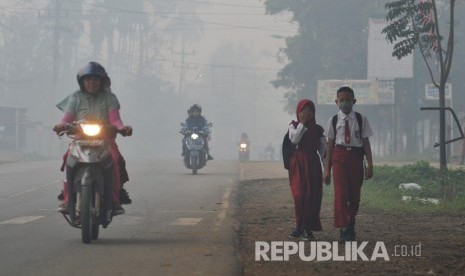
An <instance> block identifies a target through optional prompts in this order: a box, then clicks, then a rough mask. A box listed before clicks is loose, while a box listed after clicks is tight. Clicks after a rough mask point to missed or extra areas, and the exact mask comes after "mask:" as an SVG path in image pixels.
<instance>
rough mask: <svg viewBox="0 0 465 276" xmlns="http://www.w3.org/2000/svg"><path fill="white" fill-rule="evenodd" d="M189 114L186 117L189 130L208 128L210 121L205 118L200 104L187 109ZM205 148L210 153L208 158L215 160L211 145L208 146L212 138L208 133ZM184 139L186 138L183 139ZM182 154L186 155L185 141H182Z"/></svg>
mask: <svg viewBox="0 0 465 276" xmlns="http://www.w3.org/2000/svg"><path fill="white" fill-rule="evenodd" d="M187 114H188V115H189V116H188V117H187V118H186V121H185V123H186V128H187V129H188V130H190V129H192V128H194V127H196V128H198V129H204V128H208V121H207V119H205V117H203V116H202V107H201V106H200V105H198V104H194V105H192V106H191V107H190V108H189V110H187ZM203 138H204V139H205V150H206V151H207V155H208V160H213V157H212V156H211V155H210V151H209V147H208V141H209V140H210V135H208V134H206V135H205V137H203ZM183 141H184V140H183ZM182 145H183V146H182V156H185V155H186V151H187V149H186V147H185V145H184V143H182Z"/></svg>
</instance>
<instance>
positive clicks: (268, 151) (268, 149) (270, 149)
mask: <svg viewBox="0 0 465 276" xmlns="http://www.w3.org/2000/svg"><path fill="white" fill-rule="evenodd" d="M274 154H275V152H274V147H273V144H271V143H268V146H267V147H266V148H265V156H266V157H268V156H269V158H270V159H271V160H274Z"/></svg>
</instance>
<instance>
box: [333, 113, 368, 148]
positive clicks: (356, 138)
mask: <svg viewBox="0 0 465 276" xmlns="http://www.w3.org/2000/svg"><path fill="white" fill-rule="evenodd" d="M361 115H362V131H361V132H360V128H359V126H358V122H357V117H356V116H355V112H354V110H352V111H351V112H350V113H349V114H347V115H346V114H344V113H343V112H342V111H340V110H339V112H338V113H337V116H338V118H337V123H336V139H335V143H336V145H342V146H346V147H363V141H362V139H364V138H368V137H370V136H372V135H373V131H372V130H371V126H370V123H369V122H368V119H367V117H366V116H365V115H363V114H361ZM346 120H349V129H350V143H349V144H346V143H345V142H344V137H345V134H344V132H345V121H346ZM324 134H325V136H326V137H328V139H333V140H334V136H335V135H334V130H333V117H331V118H329V120H328V123H327V124H326V128H325V133H324Z"/></svg>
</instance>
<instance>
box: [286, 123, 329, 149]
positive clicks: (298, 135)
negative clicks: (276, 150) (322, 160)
mask: <svg viewBox="0 0 465 276" xmlns="http://www.w3.org/2000/svg"><path fill="white" fill-rule="evenodd" d="M307 130H308V128H306V127H305V126H304V125H303V124H301V123H299V124H298V125H297V127H294V124H292V123H291V124H289V140H291V143H292V144H294V145H297V144H298V143H299V142H300V140H301V139H302V136H303V135H304V133H305V132H306V131H307ZM318 153H319V154H320V157H323V156H325V153H326V137H325V136H322V137H320V147H319V148H318Z"/></svg>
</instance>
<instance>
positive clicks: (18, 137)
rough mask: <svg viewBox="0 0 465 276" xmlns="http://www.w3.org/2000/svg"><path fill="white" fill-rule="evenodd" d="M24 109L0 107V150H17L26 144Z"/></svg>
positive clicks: (26, 124) (26, 121)
mask: <svg viewBox="0 0 465 276" xmlns="http://www.w3.org/2000/svg"><path fill="white" fill-rule="evenodd" d="M26 110H27V109H26V108H17V107H5V106H0V149H10V150H17V149H20V148H22V147H24V146H25V144H26V128H27V126H28V125H30V123H28V122H29V120H27V118H26Z"/></svg>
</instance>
